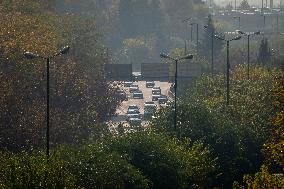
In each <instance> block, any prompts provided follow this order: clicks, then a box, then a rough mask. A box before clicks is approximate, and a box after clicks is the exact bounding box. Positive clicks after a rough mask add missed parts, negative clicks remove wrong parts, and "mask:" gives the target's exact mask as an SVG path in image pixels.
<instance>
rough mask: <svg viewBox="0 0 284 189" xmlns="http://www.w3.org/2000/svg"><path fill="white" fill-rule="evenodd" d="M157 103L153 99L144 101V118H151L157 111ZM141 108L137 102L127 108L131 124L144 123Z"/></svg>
mask: <svg viewBox="0 0 284 189" xmlns="http://www.w3.org/2000/svg"><path fill="white" fill-rule="evenodd" d="M156 107H157V106H156V104H155V103H154V102H153V101H146V102H145V103H144V119H149V118H151V116H152V115H153V114H154V113H155V111H156ZM140 113H141V112H140V108H139V107H138V105H136V104H132V105H129V106H128V110H127V114H126V115H127V120H128V121H129V122H130V123H131V124H136V125H137V124H139V125H140V124H141V123H142V118H143V117H142V114H140Z"/></svg>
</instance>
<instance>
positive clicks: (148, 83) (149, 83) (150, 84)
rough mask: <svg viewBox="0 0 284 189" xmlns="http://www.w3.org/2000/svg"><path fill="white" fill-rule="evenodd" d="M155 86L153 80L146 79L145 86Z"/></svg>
mask: <svg viewBox="0 0 284 189" xmlns="http://www.w3.org/2000/svg"><path fill="white" fill-rule="evenodd" d="M154 86H155V82H154V81H146V87H147V88H152V87H154Z"/></svg>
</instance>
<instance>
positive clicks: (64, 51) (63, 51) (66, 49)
mask: <svg viewBox="0 0 284 189" xmlns="http://www.w3.org/2000/svg"><path fill="white" fill-rule="evenodd" d="M69 49H70V47H69V46H65V47H63V48H62V49H61V50H60V51H59V52H58V53H56V54H54V55H52V56H49V57H44V56H40V55H38V54H35V53H32V52H28V51H27V52H25V53H24V56H25V57H26V58H27V59H35V58H41V59H44V60H46V156H47V159H49V64H50V59H52V58H54V57H56V56H59V55H61V54H67V53H68V52H69Z"/></svg>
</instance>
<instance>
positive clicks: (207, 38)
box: [201, 14, 224, 60]
mask: <svg viewBox="0 0 284 189" xmlns="http://www.w3.org/2000/svg"><path fill="white" fill-rule="evenodd" d="M212 34H213V35H212ZM214 35H221V34H220V33H218V31H216V29H215V26H214V21H213V18H212V16H211V14H209V15H208V20H207V24H206V28H204V37H203V39H202V41H201V46H202V54H203V55H204V56H205V57H206V58H207V59H208V60H211V52H212V37H213V54H214V57H217V56H218V55H219V54H220V52H221V50H222V49H223V46H224V42H223V41H222V40H218V39H216V38H215V37H214Z"/></svg>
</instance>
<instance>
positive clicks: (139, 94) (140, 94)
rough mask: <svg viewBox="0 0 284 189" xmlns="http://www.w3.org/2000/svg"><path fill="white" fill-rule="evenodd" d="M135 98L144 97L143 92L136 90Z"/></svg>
mask: <svg viewBox="0 0 284 189" xmlns="http://www.w3.org/2000/svg"><path fill="white" fill-rule="evenodd" d="M133 98H134V99H143V98H144V97H143V93H142V92H141V91H136V92H133Z"/></svg>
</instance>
